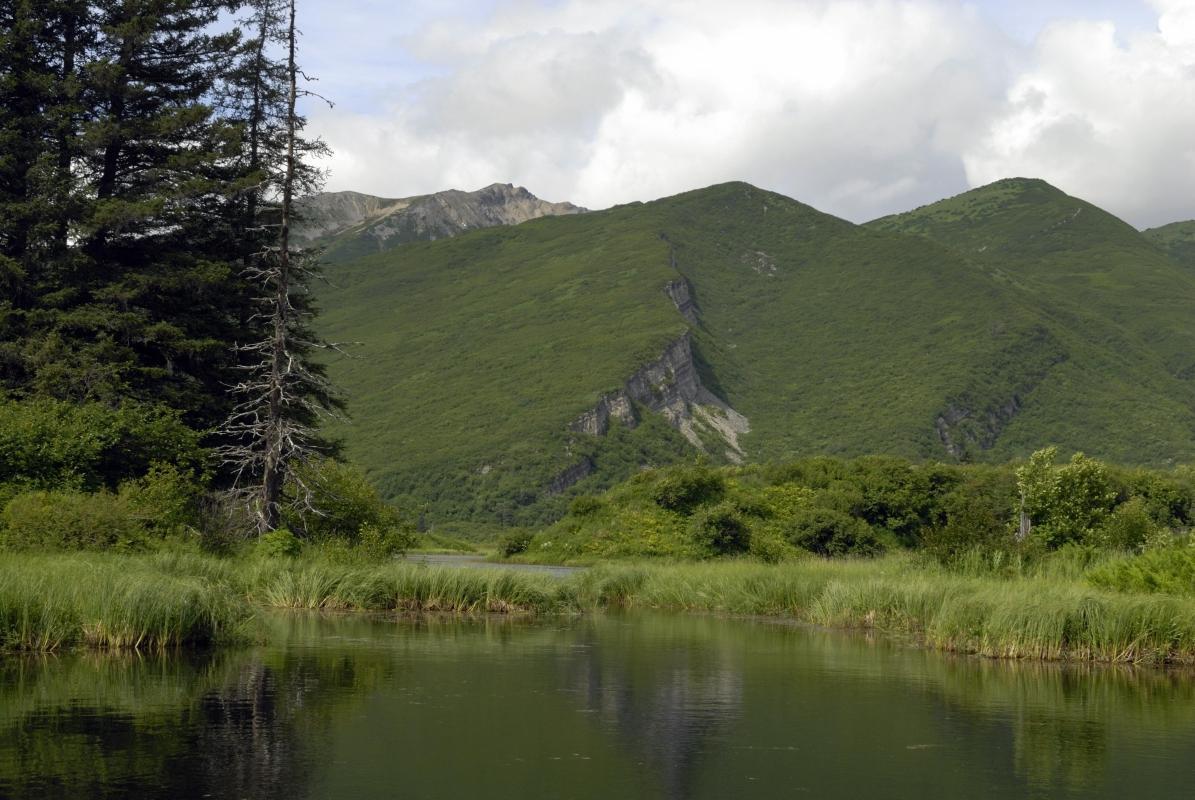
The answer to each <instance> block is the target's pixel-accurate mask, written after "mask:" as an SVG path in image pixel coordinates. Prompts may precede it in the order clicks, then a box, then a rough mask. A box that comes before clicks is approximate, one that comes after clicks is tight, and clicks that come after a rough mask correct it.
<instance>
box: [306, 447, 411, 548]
mask: <svg viewBox="0 0 1195 800" xmlns="http://www.w3.org/2000/svg"><path fill="white" fill-rule="evenodd" d="M287 493H288V495H290V496H291V497H295V496H298V495H300V494H304V495H309V500H310V505H311V506H312V507H314V509H315V512H308V513H303V514H300V513H298V512H297V511H295V510H294V509H293V508H292V509H289V510H287V511H286V512H285V513H284V514H283V522H284V523H285V524H286V525H287V527H289V528H290V529H292V530H294V531H297V532H298V533H300V534H301V535H302V536H303V537H304V538H307V539H311V540H312V541H315V542H323V541H329V540H334V539H339V540H343V541H346V542H348V543H349V544H352V545H357V544H359V543H361V542H360V540H361V537H362V534H363V533H365V532H369V531H372V533H370V534H369V535H370V536H374V537H375V538H376V537H377V536H381V540H384V541H385V542H386V545H385V547H387V548H389V547H396V548H398V549H399V550H406V549H407V548H410V547H413V546H414V544H415V526H414V525H413V524H412V523H411V521H410V520H407V519H404V518H403V516H402V515H401V514H400V513H399V512H398V510H397V509H395V508H394V507H393V506H390V505H387V504H386V502H385V501H383V500H382V498H381V497H380V496H378V492H377V489H375V488H374V486H373V484H371V483H370V482H369V481H368V480H366V478H365V476H364V475H363V474H361V471H360V470H358V469H357V468H356V467H353V466H351V465H349V464H343V463H341V462H339V461H335V460H333V459H330V458H329V459H320V460H318V461H313V462H311V463H309V464H305V465H302V466H300V467H299V468H298V469H297V470H295V474H294V476H293V477H292V479H291V481H290V484H289V485H288V487H287ZM379 532H380V533H379ZM370 546H371V547H375V546H377V542H376V541H375V542H373V543H371V544H370Z"/></svg>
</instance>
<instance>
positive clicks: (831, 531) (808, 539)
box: [785, 508, 886, 556]
mask: <svg viewBox="0 0 1195 800" xmlns="http://www.w3.org/2000/svg"><path fill="white" fill-rule="evenodd" d="M785 532H786V536H785V538H786V539H788V541H789V543H790V544H792V545H793V546H794V547H798V548H800V549H802V550H808V551H809V552H811V553H817V554H818V555H822V556H845V555H859V556H874V555H879V554H880V553H882V552H884V550H885V549H886V548H885V546H884V543H883V541H882V540H881V539H880V538H879V537H878V536H877V535H876V533H875V531H874V530H872V528H871V526H870V525H868V524H867V523H866V522H864V521H863V520H860V519H856V518H855V517H852V516H849V515H847V514H843V513H842V512H841V511H833V510H830V509H826V508H812V509H809V510H807V511H801V512H799V513H797V514H796V515H794V516H793V517H792V519H790V520H788V521H787V522H786V524H785Z"/></svg>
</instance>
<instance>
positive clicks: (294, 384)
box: [220, 0, 341, 534]
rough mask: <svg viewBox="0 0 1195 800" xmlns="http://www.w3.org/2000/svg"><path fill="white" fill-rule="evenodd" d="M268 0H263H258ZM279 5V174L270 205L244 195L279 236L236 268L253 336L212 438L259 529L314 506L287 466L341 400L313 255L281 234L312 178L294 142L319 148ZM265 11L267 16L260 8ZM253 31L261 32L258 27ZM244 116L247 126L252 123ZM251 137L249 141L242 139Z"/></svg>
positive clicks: (312, 448)
mask: <svg viewBox="0 0 1195 800" xmlns="http://www.w3.org/2000/svg"><path fill="white" fill-rule="evenodd" d="M273 1H276V0H263V2H264V3H267V4H269V3H271V2H273ZM288 11H289V14H288V19H287V21H286V23H285V24H286V28H285V41H286V53H287V55H286V69H285V80H286V82H287V85H286V92H285V95H284V96H285V101H284V109H285V110H284V115H283V116H284V120H285V126H284V136H283V137H282V139H283V147H284V153H285V157H284V159H282V167H283V168H282V171H281V175H279V176H276V177H277V178H279V180H277V181H271V180H270V179H269V177H267V178H266V180H264V181H263V182H262V185H264V186H269V185H271V183H274V184H276V185H277V188H278V194H279V195H280V196H279V197H278V198H277V199H276V201H275V204H274V205H275V208H274V209H265V208H259V198H258V197H257V195H256V194H254V195H252V197H251V201H250V208H251V212H250V213H252V214H254V215H255V216H258V215H267V214H269V212H270V211H271V210H272V211H274V212H275V214H276V216H275V219H276V220H277V222H276V225H277V229H278V236H277V240H276V241H275V242H274V243H271V244H268V245H266V246H265V247H263V248H261V250H260V251H258V252H257V253H256V254H254V256H253V257H252V258H251V259H249V261H248V264H247V266H246V267H245V269H244V272H243V277H244V278H245V279H246V281H248V282H249V283H251V284H252V285H254V286H255V287H257V289H258V292H259V296H258V297H257V302H258V306H259V308H258V309H257V311H256V313H255V315H254V319H253V321H254V322H255V323H257V324H256V326H255V327H256V328H258V329H259V330H260V331H261V333H262V336H261V338H260V339H258V340H256V341H252V342H249V343H247V344H242V345H239V346H238V348H237V349H238V351H239V353H240V355H241V359H242V369H243V370H244V373H245V378H244V380H242V381H241V382H240V383H238V384H237V385H236V386H234V387H232V392H233V394H234V396H235V397H236V398H237V400H238V402H237V404H236V406H235V407H234V409H233V411H232V414H231V415H230V416H229V418H228V420H227V421H226V422H225V424H224V425H223V426H222V428H221V434H222V436H223V437H224V440H225V441H226V442H228V444H225V445H224V446H222V447H221V448H220V453H221V456H222V459H223V463H224V464H225V466H226V467H228V468H229V469H230V470H231V471H232V472H233V474H234V487H235V488H234V492H235V493H236V495H237V496H238V497H239V498H241V499H243V500H244V501H245V503H246V505H247V507H248V509H249V511H250V513H251V515H252V517H253V520H254V527H255V529H256V531H257V533H258V534H261V533H266V532H268V531H272V530H275V529H277V528H278V527H279V525H280V523H281V520H282V513H283V509H284V506H285V505H286V504H291V505H292V506H295V507H297V508H298V509H299V510H300V511H301V512H303V511H316V509H314V508H312V506H311V496H312V492H311V490H310V487H308V486H307V485H305V483H304V480H303V478H302V476H301V474H300V473H299V472H297V471H296V469H295V467H296V466H299V465H301V464H303V463H306V462H308V461H309V460H311V459H312V458H313V457H316V456H320V455H323V454H324V453H325V452H326V450H327V444H326V442H325V441H324V440H323V439H322V437H321V436H320V435H319V425H320V423H321V422H322V421H324V420H325V419H326V418H328V417H330V416H336V415H337V414H338V412H339V411H340V409H341V405H340V403H339V401H338V399H337V393H336V391H335V389H334V387H333V386H332V384H331V383H330V382H329V380H328V378H327V375H326V373H325V371H324V369H323V367H322V365H320V364H319V363H318V362H316V361H315V360H314V358H313V356H314V355H315V354H316V353H317V352H319V351H321V350H327V349H330V348H331V349H336V348H335V346H334V345H331V344H329V343H327V342H324V341H322V340H320V339H318V338H317V337H316V336H315V335H314V334H313V332H312V329H311V319H312V316H313V311H312V304H311V300H310V291H309V287H310V285H311V283H312V281H313V280H315V279H316V278H317V277H318V266H319V265H318V259H317V255H316V254H314V253H311V252H308V251H296V250H294V249H292V247H291V241H290V239H291V225H292V223H293V221H294V218H295V207H294V200H295V194H296V188H297V187H298V186H300V185H301V186H303V187H304V188H311V185H312V184H313V183H315V181H314V180H313V179H312V178H311V170H310V169H309V168H308V167H306V166H305V165H303V164H301V163H300V158H299V156H300V152H302V153H311V152H312V151H320V150H321V149H322V145H321V144H320V143H318V142H315V143H312V142H310V141H308V140H305V139H303V138H301V132H302V128H303V124H304V120H303V118H302V117H301V116H300V115H299V114H298V112H297V108H296V106H297V102H298V98H299V96H300V94H311V93H310V92H305V91H301V90H300V89H299V87H298V79H299V77H300V76H301V75H302V72H301V70H300V69H299V67H298V65H297V64H296V61H295V38H296V35H297V30H296V28H295V0H289V3H288ZM264 18H265V19H267V20H268V19H269V16H268V15H265V16H264ZM263 24H264V23H263ZM261 36H262V40H263V41H264V40H265V38H266V32H265V30H264V29H263V30H262V33H261ZM258 59H259V60H260V50H259V52H258ZM254 97H255V101H254V107H253V113H254V115H255V117H254V119H253V121H252V123H255V122H256V121H257V119H258V118H257V116H256V115H258V114H261V113H262V109H261V108H260V107H258V105H257V99H256V98H257V97H258V95H257V94H256V93H255V94H254ZM252 123H251V125H250V130H251V132H255V131H256V128H255V127H254V124H252ZM259 145H260V143H258V142H252V143H251V145H250V146H251V147H254V148H256V147H258V146H259ZM252 161H253V162H256V163H254V166H255V167H257V166H259V165H260V163H261V162H262V161H263V159H261V157H260V154H259V153H258V152H257V151H256V150H254V153H253V159H252ZM253 191H254V192H255V193H256V191H257V190H256V189H254V190H253ZM260 205H261V206H265V205H266V204H265V203H261V204H260ZM271 216H273V215H271ZM253 222H254V223H255V224H256V223H258V220H256V219H255V220H253ZM288 487H289V490H290V491H289V495H288Z"/></svg>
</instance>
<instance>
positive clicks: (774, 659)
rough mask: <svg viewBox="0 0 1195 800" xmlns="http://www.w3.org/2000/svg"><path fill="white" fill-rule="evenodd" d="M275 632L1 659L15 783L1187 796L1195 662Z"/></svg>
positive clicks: (814, 633)
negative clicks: (189, 644)
mask: <svg viewBox="0 0 1195 800" xmlns="http://www.w3.org/2000/svg"><path fill="white" fill-rule="evenodd" d="M267 625H268V627H269V631H270V638H269V642H270V643H269V644H268V645H265V646H259V647H252V648H244V649H230V650H223V651H218V652H213V653H208V654H188V655H181V656H180V655H171V656H157V655H143V656H140V657H138V656H130V655H120V656H113V655H103V654H95V653H80V654H69V655H59V656H50V657H46V656H25V657H8V658H5V659H3V660H0V796H3V797H6V798H9V797H11V798H26V797H30V798H32V797H70V798H85V797H97V798H99V797H129V796H132V797H145V798H151V797H161V798H167V797H169V798H201V797H214V798H453V799H454V800H456V799H459V798H486V799H487V800H503V799H504V798H512V799H513V798H519V799H520V800H526V799H528V798H556V797H559V798H619V800H623V799H625V798H757V797H758V798H778V797H811V798H867V799H868V800H870V799H871V798H939V797H940V798H963V797H965V798H1024V797H1043V798H1045V797H1050V798H1055V797H1076V798H1077V797H1082V798H1105V797H1106V798H1113V797H1115V798H1124V797H1141V798H1171V797H1173V798H1180V797H1181V798H1189V797H1191V796H1192V792H1193V791H1195V678H1193V677H1192V674H1191V673H1188V672H1162V671H1157V670H1132V669H1124V668H1108V667H1066V666H1060V665H1043V664H1019V663H1004V662H994V661H986V660H980V659H974V658H966V657H953V656H949V655H944V654H940V653H934V652H929V651H925V650H921V649H918V648H916V647H912V646H907V645H903V644H901V643H900V642H896V641H892V640H888V639H885V638H882V637H881V638H876V637H869V636H866V635H863V634H857V633H841V632H834V631H823V630H817V629H810V628H805V627H799V626H795V625H788V624H782V623H778V622H774V621H764V620H751V619H749V620H743V619H722V618H716V617H702V616H687V615H660V614H646V613H644V614H638V613H636V614H627V615H601V616H595V617H586V618H561V619H557V618H551V619H546V620H539V621H528V620H518V619H507V618H495V617H489V618H483V619H474V620H460V619H448V618H418V619H394V618H380V617H361V616H317V615H293V616H292V615H277V616H272V617H270V618H269V619H268V621H267Z"/></svg>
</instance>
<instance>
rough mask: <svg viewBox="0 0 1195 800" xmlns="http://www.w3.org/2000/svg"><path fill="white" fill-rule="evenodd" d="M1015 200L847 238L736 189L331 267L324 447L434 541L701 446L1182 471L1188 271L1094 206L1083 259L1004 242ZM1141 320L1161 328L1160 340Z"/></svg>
mask: <svg viewBox="0 0 1195 800" xmlns="http://www.w3.org/2000/svg"><path fill="white" fill-rule="evenodd" d="M1040 186H1041V187H1042V188H1041V192H1042V193H1044V194H1045V195H1047V196H1048V195H1050V194H1051V193H1056V192H1055V190H1051V189H1049V187H1046V186H1045V185H1044V184H1041V185H1040ZM1008 188H1009V187H1005V186H1000V185H997V186H995V187H992V189H991V193H992V194H993V195H996V196H997V198H1003V199H997V200H994V201H993V202H994V203H995V205H994V206H992V207H987V206H984V205H982V204H980V205H979V206H975V204H973V203H972V204H971V205H967V206H964V208H965V210H964V211H953V210H952V211H950V212H949V213H948V214H946V213H944V214H942V215H930V216H928V217H927V219H928V221H927V222H925V223H924V225H923V226H922V228H921V229H919V230H916V232H917V233H920V234H922V235H909V233H908V232H907V231H908V230H914V229H915V228H916V226H915V225H914V224H913V223H914V222H916V220H914V219H913V218H912V217H910V218H906V219H888V220H882V221H878V222H877V223H874V224H873V225H871V226H867V227H861V226H856V225H852V224H851V223H848V222H845V221H843V220H840V219H837V218H834V217H831V216H829V215H826V214H822V213H820V212H818V211H816V210H814V209H812V208H810V207H808V206H805V205H802V204H801V203H798V202H796V201H794V200H791V199H788V198H785V197H782V196H780V195H776V194H773V193H770V192H765V191H761V190H759V189H756V188H754V187H751V186H748V185H746V184H742V183H731V184H724V185H720V186H714V187H710V188H708V189H703V190H699V191H695V192H689V193H686V194H682V195H678V196H676V197H672V198H666V199H663V200H659V201H655V202H652V203H646V204H631V205H628V206H620V207H616V208H614V209H610V210H608V211H603V212H591V213H588V214H584V215H578V216H567V217H554V218H546V219H539V220H533V221H531V222H526V223H523V224H521V225H518V226H515V227H509V228H492V229H487V230H482V231H475V232H471V233H466V234H464V235H461V236H459V237H457V238H454V239H449V240H444V241H439V242H431V243H416V244H410V245H406V246H403V247H401V248H398V249H395V250H392V251H388V252H385V253H381V254H379V255H375V256H371V257H368V258H363V259H359V260H355V261H351V262H348V263H344V264H338V265H335V266H334V267H333V269H332V270H331V273H332V279H333V282H334V283H335V285H336V286H335V288H333V289H330V290H328V291H327V292H326V293H325V294H324V296H323V297H322V301H323V304H324V306H325V308H326V313H325V315H324V322H323V325H324V333H325V334H326V335H327V336H329V338H332V339H334V340H339V341H346V340H353V341H361V342H363V343H364V346H363V347H361V348H360V349H359V357H358V358H356V359H351V360H344V361H338V362H336V363H335V364H333V365H332V370H333V375H334V377H335V378H336V379H337V380H338V381H339V382H340V383H341V384H342V385H344V386H345V387H346V388H347V389H348V391H349V394H350V398H349V399H350V403H351V408H352V412H353V417H354V424H353V425H351V426H348V427H346V428H344V429H343V430H342V431H340V433H342V434H343V435H344V437H345V439H346V442H347V445H348V448H349V452H350V454H351V455H352V456H353V457H354V458H356V459H358V460H359V461H360V462H361V463H362V464H364V465H365V466H366V468H367V469H368V470H369V472H370V474H371V475H372V476H373V478H374V480H376V481H377V483H378V485H379V486H380V487H381V488H382V490H383V492H384V493H385V494H386V495H387V496H388V497H391V498H392V499H396V500H400V501H402V502H405V503H408V504H426V506H427V508H428V511H429V515H430V517H431V519H432V520H433V521H435V520H443V519H449V518H468V519H473V520H489V521H499V522H505V523H511V522H515V523H531V522H540V521H543V520H545V519H548V518H550V517H552V516H554V515H556V514H559V513H560V511H561V510H562V509H563V507H564V505H565V503H566V502H567V500H568V498H569V497H570V496H571V495H573V494H576V493H580V492H588V491H593V490H596V489H598V488H602V487H604V486H607V485H609V484H610V483H612V482H614V481H616V480H618V479H621V478H623V477H625V476H626V475H628V474H630V473H631V472H633V471H635V470H637V469H638V468H639V467H640V466H642V465H644V464H659V463H664V462H668V461H673V460H677V459H680V458H688V457H692V455H694V454H696V453H697V452H698V451H699V450H704V451H705V452H706V453H707V454H708V456H709V457H710V458H711V459H713V460H714V461H726V460H761V459H773V458H789V457H796V456H801V455H808V454H814V453H833V454H841V455H852V454H863V453H892V454H898V455H904V456H909V457H914V458H936V459H993V460H1003V459H1007V458H1010V457H1014V456H1023V455H1025V454H1027V453H1028V452H1029V451H1031V450H1032V449H1034V448H1036V447H1039V446H1041V445H1043V444H1047V443H1057V444H1059V445H1061V446H1062V447H1063V448H1064V449H1084V450H1086V451H1087V452H1089V453H1092V454H1094V455H1099V456H1102V457H1106V458H1112V459H1116V460H1121V461H1130V462H1143V463H1163V462H1166V461H1169V460H1175V459H1184V460H1185V459H1188V458H1190V457H1191V455H1192V454H1193V453H1195V435H1193V431H1195V418H1193V415H1192V407H1193V403H1192V399H1193V398H1192V393H1191V388H1190V386H1189V384H1188V383H1187V382H1186V381H1185V380H1182V379H1181V378H1180V377H1178V376H1179V375H1181V374H1182V372H1183V368H1184V365H1185V362H1184V360H1183V355H1182V353H1183V351H1182V347H1183V342H1185V341H1186V340H1185V339H1184V338H1183V337H1184V335H1185V334H1184V331H1183V329H1182V328H1181V327H1180V326H1179V325H1178V318H1177V313H1175V314H1170V311H1171V309H1174V310H1177V308H1178V306H1179V304H1180V303H1179V299H1180V298H1182V297H1185V296H1186V295H1185V293H1186V292H1187V291H1189V290H1190V289H1191V287H1190V286H1189V280H1188V279H1187V278H1186V277H1185V274H1184V273H1183V272H1182V271H1181V270H1180V269H1179V268H1178V267H1176V266H1175V265H1174V264H1173V263H1172V262H1171V261H1170V260H1169V259H1168V258H1167V257H1166V256H1165V255H1163V254H1162V253H1161V252H1160V251H1158V250H1157V248H1156V247H1154V246H1153V245H1152V244H1150V243H1149V242H1147V241H1145V240H1144V239H1143V238H1142V237H1141V236H1140V235H1139V234H1137V233H1136V232H1135V231H1132V229H1131V228H1128V229H1127V231H1126V230H1123V229H1122V228H1127V226H1123V223H1119V225H1121V226H1122V228H1121V227H1117V226H1116V225H1112V224H1111V223H1108V222H1107V220H1111V219H1112V218H1111V217H1108V215H1106V214H1103V212H1099V210H1098V209H1095V208H1094V207H1089V206H1086V205H1085V204H1084V205H1083V206H1082V208H1083V211H1081V212H1080V213H1079V214H1078V215H1077V216H1075V217H1072V218H1071V220H1072V223H1077V222H1078V219H1079V218H1081V217H1082V216H1083V214H1084V213H1086V214H1087V215H1088V218H1097V217H1099V219H1100V220H1102V223H1101V224H1099V225H1097V226H1096V229H1097V232H1098V233H1099V234H1100V235H1101V236H1104V237H1105V240H1106V242H1105V243H1103V244H1099V245H1098V246H1089V237H1091V236H1093V235H1095V234H1094V233H1092V232H1087V233H1083V234H1082V235H1073V234H1072V232H1073V231H1074V230H1076V228H1072V227H1068V226H1067V225H1066V224H1060V225H1057V227H1055V228H1054V229H1052V230H1051V231H1048V232H1047V233H1045V234H1043V233H1041V232H1040V231H1041V230H1043V217H1042V214H1043V210H1042V208H1041V207H1038V208H1036V210H1034V211H1029V212H1026V213H1025V214H1024V215H1023V218H1022V219H1021V220H1020V221H1017V220H1011V219H1002V218H1001V217H1000V209H1001V208H1003V206H1002V205H1001V204H1005V205H1007V204H1009V203H1012V204H1013V205H1016V204H1017V203H1018V202H1020V201H1018V200H1017V199H1016V197H1017V195H1018V192H1012V193H1010V192H1008V191H1007V190H1008ZM1028 189H1032V190H1034V191H1037V189H1038V186H1037V184H1032V185H1030V186H1028ZM1056 194H1060V193H1056ZM1062 197H1065V195H1062ZM974 199H975V198H971V200H974ZM947 202H953V201H947ZM968 202H970V201H968ZM1051 202H1057V201H1051ZM1068 202H1069V201H1068ZM1076 202H1081V201H1076ZM1046 205H1047V207H1049V208H1052V206H1050V205H1049V203H1047V204H1046ZM973 206H974V207H973ZM930 208H932V207H930ZM1088 209H1090V210H1088ZM923 211H924V209H923V210H919V212H914V213H920V212H923ZM1065 213H1073V208H1072V209H1069V210H1064V212H1063V214H1065ZM964 214H965V215H970V216H969V217H967V220H966V221H965V224H964V223H959V222H958V221H957V220H955V219H954V215H960V216H962V215H964ZM1099 215H1102V217H1100V216H1099ZM939 217H941V218H939ZM1056 221H1057V220H1053V219H1046V220H1044V223H1045V224H1053V223H1054V222H1056ZM1080 224H1087V220H1086V219H1083V220H1082V223H1080ZM985 225H986V226H988V228H989V229H990V230H989V232H988V233H987V234H986V236H987V238H982V237H981V238H972V239H968V238H967V236H969V235H971V232H972V231H973V229H975V228H980V227H984V226H985ZM1026 225H1032V226H1037V227H1036V228H1035V229H1034V230H1035V231H1038V232H1037V233H1035V234H1033V235H1030V234H1025V233H1024V228H1025V226H1026ZM939 228H941V229H942V230H945V231H947V233H950V234H951V235H946V234H943V233H941V232H940V230H939ZM1031 233H1032V232H1031ZM931 234H932V235H933V236H934V238H936V239H938V241H931V240H930V238H927V237H928V236H929V235H931ZM985 245H986V246H987V247H988V248H989V249H991V248H992V247H999V248H1004V250H1005V251H1006V253H1005V255H1004V256H1001V257H999V258H996V257H991V256H983V255H982V253H984V252H986V250H980V248H982V247H984V246H985ZM1080 248H1086V249H1084V250H1081V252H1080V254H1079V255H1075V254H1074V252H1075V250H1077V249H1080ZM1106 250H1112V251H1114V257H1113V256H1108V257H1106V258H1105V257H1104V253H1105V251H1106ZM976 251H978V252H979V253H980V254H981V255H979V256H978V257H977V256H976ZM1125 254H1127V255H1125ZM1122 260H1129V261H1131V262H1132V263H1131V264H1130V265H1129V266H1125V267H1123V268H1122V266H1121V262H1122ZM1138 273H1139V274H1138ZM1167 282H1169V283H1167ZM1141 284H1145V285H1147V287H1148V291H1141V290H1140V289H1139V286H1140V285H1141ZM1167 286H1169V290H1170V291H1169V293H1167V292H1166V291H1165V288H1166V287H1167ZM1103 287H1108V288H1107V293H1108V294H1110V295H1112V296H1110V297H1105V291H1104V290H1103ZM1136 294H1140V295H1141V296H1143V297H1144V298H1148V299H1144V300H1142V304H1138V305H1137V306H1136V313H1135V314H1134V313H1133V310H1132V309H1133V302H1134V300H1133V297H1134V295H1136ZM1155 300H1156V301H1158V302H1161V303H1164V304H1165V305H1166V308H1167V314H1168V315H1169V316H1166V315H1164V318H1159V319H1153V318H1152V317H1151V316H1150V314H1149V313H1148V312H1149V311H1150V306H1149V305H1148V304H1149V303H1152V302H1154V301H1155ZM1188 355H1189V354H1188Z"/></svg>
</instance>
